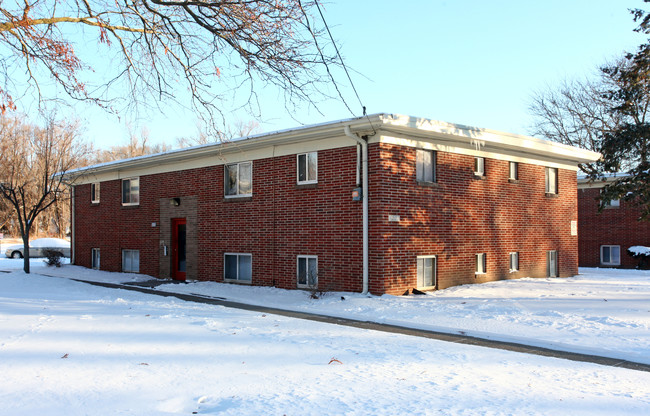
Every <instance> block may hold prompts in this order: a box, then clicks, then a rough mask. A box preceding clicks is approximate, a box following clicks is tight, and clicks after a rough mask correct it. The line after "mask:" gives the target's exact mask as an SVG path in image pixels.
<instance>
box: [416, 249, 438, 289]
mask: <svg viewBox="0 0 650 416" xmlns="http://www.w3.org/2000/svg"><path fill="white" fill-rule="evenodd" d="M436 263H437V260H436V256H418V257H417V273H418V275H417V287H418V288H431V287H435V286H436V268H437V267H436V266H437V264H436Z"/></svg>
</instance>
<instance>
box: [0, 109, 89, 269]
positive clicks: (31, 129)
mask: <svg viewBox="0 0 650 416" xmlns="http://www.w3.org/2000/svg"><path fill="white" fill-rule="evenodd" d="M0 124H1V125H2V129H1V130H0V140H1V141H2V142H3V143H4V145H3V146H2V147H1V148H0V152H1V153H0V160H2V165H0V196H1V197H2V198H3V199H4V201H5V202H6V203H7V204H8V205H10V206H11V207H12V210H13V211H14V213H15V218H16V220H17V223H18V229H19V232H20V235H21V237H22V240H23V244H24V270H25V272H26V273H29V271H30V270H29V238H30V234H31V232H32V230H33V229H34V227H35V226H36V227H38V225H37V222H38V219H39V215H40V214H42V213H43V212H44V211H46V210H47V209H48V208H50V207H51V206H53V205H55V204H56V203H57V202H58V201H61V200H62V198H64V195H65V192H66V191H67V186H66V184H64V183H63V176H62V175H61V174H62V173H65V172H67V171H68V170H70V169H72V168H74V167H77V166H78V165H79V164H80V161H81V160H82V159H84V158H85V156H86V155H87V154H88V152H89V150H90V148H89V146H87V145H85V144H84V143H83V142H82V141H81V140H80V138H79V126H78V124H77V122H75V121H56V120H55V119H54V118H53V117H51V118H50V119H49V120H48V121H47V123H46V126H45V128H39V127H36V126H33V125H30V124H27V123H25V122H24V121H23V120H20V119H17V118H14V119H11V120H7V119H4V118H3V120H2V123H0Z"/></svg>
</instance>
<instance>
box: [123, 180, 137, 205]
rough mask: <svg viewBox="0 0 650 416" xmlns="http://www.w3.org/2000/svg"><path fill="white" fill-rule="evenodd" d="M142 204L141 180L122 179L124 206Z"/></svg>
mask: <svg viewBox="0 0 650 416" xmlns="http://www.w3.org/2000/svg"><path fill="white" fill-rule="evenodd" d="M139 203H140V178H129V179H122V205H138V204H139Z"/></svg>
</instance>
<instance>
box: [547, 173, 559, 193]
mask: <svg viewBox="0 0 650 416" xmlns="http://www.w3.org/2000/svg"><path fill="white" fill-rule="evenodd" d="M551 171H553V172H555V181H551V178H550V176H551V174H550V173H551ZM544 172H545V175H544V188H545V191H546V193H547V194H551V195H557V194H558V193H559V192H558V188H559V187H560V179H559V173H560V172H559V171H558V169H557V168H550V167H547V168H545V170H544Z"/></svg>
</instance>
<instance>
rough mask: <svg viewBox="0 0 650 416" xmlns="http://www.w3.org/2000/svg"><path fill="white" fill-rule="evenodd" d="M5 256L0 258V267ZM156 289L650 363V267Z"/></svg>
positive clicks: (75, 270) (84, 272)
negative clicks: (420, 286)
mask: <svg viewBox="0 0 650 416" xmlns="http://www.w3.org/2000/svg"><path fill="white" fill-rule="evenodd" d="M9 262H10V261H9V260H8V259H5V262H4V263H3V262H0V270H1V269H2V267H3V266H2V265H3V264H9ZM16 264H18V265H19V266H18V267H22V263H20V262H19V263H16ZM38 266H42V262H41V263H40V264H38ZM41 270H42V272H43V273H48V274H52V275H58V276H67V277H75V278H79V279H85V280H93V281H107V282H133V281H138V280H148V279H150V277H148V276H142V275H134V274H126V273H108V272H101V271H96V270H88V269H85V268H81V267H75V266H67V267H64V268H61V269H52V268H45V269H41ZM36 271H37V272H38V269H36ZM158 289H159V290H164V291H168V292H179V293H192V294H201V295H206V296H213V297H220V298H226V299H228V300H232V301H239V302H244V303H252V304H256V305H264V306H272V307H277V308H282V309H290V310H296V311H301V312H313V313H319V314H324V315H331V316H337V317H345V318H352V319H360V320H369V321H375V322H380V323H389V324H395V325H401V326H408V327H412V328H422V329H428V330H435V331H441V332H452V333H458V332H462V333H464V334H467V335H473V336H478V337H482V338H489V339H495V340H502V341H511V342H518V343H523V344H527V345H534V346H539V347H548V348H552V349H560V350H564V351H571V352H578V353H587V354H594V355H601V356H605V357H610V358H620V359H626V360H630V361H636V362H642V363H646V364H650V271H637V270H619V269H581V274H580V275H579V276H575V277H572V278H548V279H518V280H507V281H499V282H492V283H486V284H481V285H465V286H458V287H454V288H449V289H446V290H440V291H437V292H430V293H429V294H427V295H424V296H407V297H405V296H389V295H384V296H370V297H368V296H363V295H361V294H359V293H338V292H337V293H326V294H324V296H322V297H321V298H320V299H317V300H315V299H310V297H309V293H308V292H303V291H295V290H283V289H275V288H268V287H251V286H242V285H232V284H224V283H216V282H192V283H188V284H166V285H162V286H159V287H158ZM341 297H344V298H345V299H344V300H342V299H341Z"/></svg>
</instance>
